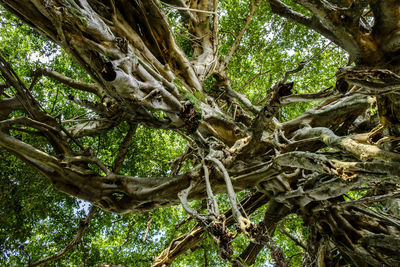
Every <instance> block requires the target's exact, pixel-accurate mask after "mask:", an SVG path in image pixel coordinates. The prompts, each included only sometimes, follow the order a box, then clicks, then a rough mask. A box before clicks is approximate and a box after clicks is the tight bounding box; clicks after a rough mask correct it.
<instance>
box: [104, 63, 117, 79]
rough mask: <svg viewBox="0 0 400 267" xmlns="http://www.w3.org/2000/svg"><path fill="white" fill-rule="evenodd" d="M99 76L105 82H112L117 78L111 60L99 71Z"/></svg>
mask: <svg viewBox="0 0 400 267" xmlns="http://www.w3.org/2000/svg"><path fill="white" fill-rule="evenodd" d="M100 73H101V77H103V79H104V80H106V81H107V82H112V81H114V80H115V78H117V72H116V71H115V70H114V65H113V64H112V62H106V63H104V64H103V67H102V69H101V71H100Z"/></svg>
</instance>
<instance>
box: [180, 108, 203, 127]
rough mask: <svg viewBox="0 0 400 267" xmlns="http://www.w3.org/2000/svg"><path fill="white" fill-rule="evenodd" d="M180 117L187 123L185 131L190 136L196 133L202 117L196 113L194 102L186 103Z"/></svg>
mask: <svg viewBox="0 0 400 267" xmlns="http://www.w3.org/2000/svg"><path fill="white" fill-rule="evenodd" d="M179 117H180V118H181V119H182V120H183V121H184V122H185V129H186V132H187V133H188V134H193V133H195V132H196V130H197V127H199V124H200V119H201V115H200V114H199V113H198V112H197V111H196V109H195V108H194V105H193V103H192V102H190V101H186V102H185V104H184V105H183V109H182V110H181V112H180V113H179Z"/></svg>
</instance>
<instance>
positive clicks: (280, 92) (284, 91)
mask: <svg viewBox="0 0 400 267" xmlns="http://www.w3.org/2000/svg"><path fill="white" fill-rule="evenodd" d="M293 85H294V82H290V83H281V82H280V83H278V84H277V86H276V88H275V92H274V94H273V95H272V98H271V101H270V102H271V103H273V102H278V103H279V102H280V101H279V99H280V98H281V97H284V96H288V95H291V94H292V89H293Z"/></svg>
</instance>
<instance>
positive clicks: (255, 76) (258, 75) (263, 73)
mask: <svg viewBox="0 0 400 267" xmlns="http://www.w3.org/2000/svg"><path fill="white" fill-rule="evenodd" d="M270 72H271V70H267V71H264V72H259V73H257V74H256V75H254V76H253V77H251V79H250V80H248V81H247V82H245V83H244V84H243V85H242V88H246V87H247V86H248V85H249V84H251V83H252V82H253V81H254V80H255V79H257V78H258V77H260V76H263V75H265V74H267V73H270Z"/></svg>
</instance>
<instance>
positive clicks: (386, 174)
mask: <svg viewBox="0 0 400 267" xmlns="http://www.w3.org/2000/svg"><path fill="white" fill-rule="evenodd" d="M0 3H1V4H2V5H3V7H4V8H5V9H7V10H8V11H9V12H11V13H13V14H15V15H16V16H17V17H19V18H20V19H21V20H22V21H24V22H25V23H26V24H28V25H29V26H31V27H32V28H34V29H35V30H36V31H37V32H39V33H41V34H42V35H43V36H45V37H46V38H48V39H49V40H51V41H52V42H54V43H55V44H57V45H59V46H60V47H62V48H63V49H65V51H67V53H68V54H69V55H71V56H72V58H73V59H74V60H75V61H76V62H77V63H78V64H79V66H80V67H81V68H82V69H83V70H82V69H79V71H76V73H73V72H71V70H73V69H74V68H76V67H73V65H74V63H71V66H70V67H69V68H70V69H69V72H70V76H73V77H74V78H75V79H74V78H71V77H68V75H65V74H66V73H64V74H62V73H59V72H57V71H55V70H52V69H49V68H38V69H36V70H35V71H34V73H33V75H32V78H31V79H29V78H27V79H26V78H24V77H20V75H18V74H17V72H16V71H14V70H13V67H12V65H11V64H10V63H9V62H8V61H9V59H8V60H7V57H8V55H7V54H5V55H2V56H1V63H0V71H1V76H2V79H3V82H2V84H0V90H1V93H2V96H1V98H0V101H1V109H0V119H1V122H0V129H1V131H0V146H1V147H2V148H4V149H5V150H6V151H8V153H11V154H12V155H14V156H16V157H17V158H19V159H20V160H22V161H23V162H25V164H27V165H29V166H32V167H33V168H34V169H36V170H37V171H39V172H40V173H41V174H43V175H44V176H46V177H47V178H48V179H49V181H51V183H52V184H53V185H54V187H55V188H56V189H57V190H59V191H61V192H64V193H67V194H69V195H72V196H74V197H77V198H79V199H83V200H85V201H88V202H90V203H93V205H94V206H95V207H98V208H100V209H102V210H104V211H107V212H112V213H118V214H142V213H145V212H149V211H153V210H155V209H157V208H162V207H169V206H174V205H178V204H182V206H183V208H184V210H185V211H186V212H187V213H188V214H189V215H190V218H192V219H193V220H194V221H195V222H196V223H197V224H196V226H195V227H194V228H193V229H192V230H191V231H190V232H189V233H187V234H185V235H182V236H180V237H178V238H176V239H175V240H173V241H172V242H171V244H170V246H169V247H167V248H166V249H165V250H164V251H163V252H162V253H161V254H160V255H159V256H158V257H156V258H155V259H154V261H153V266H164V265H169V264H171V262H172V261H173V260H174V259H176V258H177V257H178V256H180V255H182V254H183V253H184V252H186V251H188V250H189V249H191V248H195V247H196V246H197V245H198V243H199V242H201V241H202V239H203V238H204V234H203V233H204V232H208V233H209V234H210V235H211V236H212V237H213V238H214V240H215V242H216V244H217V247H218V253H219V256H220V257H221V258H222V259H225V260H228V261H230V262H231V263H232V264H233V265H235V266H243V264H244V263H245V264H253V263H254V262H255V260H256V257H257V255H258V253H259V252H260V251H261V249H262V248H263V247H264V246H266V247H267V248H268V249H269V250H270V251H271V257H272V258H273V260H274V261H275V263H276V264H277V265H278V266H286V265H287V261H288V259H287V258H286V259H285V257H284V255H283V253H282V251H281V249H279V247H278V246H276V244H275V243H274V241H273V240H272V238H271V237H272V236H273V234H274V232H275V229H276V227H277V225H278V224H281V225H284V222H285V220H286V219H285V217H287V216H288V215H289V214H297V215H298V216H299V217H300V218H301V219H302V221H303V222H304V224H305V226H306V227H307V228H308V237H307V240H306V244H304V243H302V241H299V240H297V239H296V238H295V237H294V236H293V235H292V234H290V233H288V232H287V230H285V227H282V229H281V233H283V234H286V235H287V236H289V237H290V238H291V239H293V240H294V242H295V243H296V245H298V246H300V247H301V250H302V253H303V254H302V255H303V264H304V265H318V266H326V265H328V266H330V265H334V264H337V263H338V264H339V265H345V264H350V265H355V266H370V265H371V266H379V265H382V264H383V265H389V266H397V265H398V264H399V261H400V256H399V254H398V251H400V236H399V233H400V219H399V216H400V208H399V207H400V202H399V192H398V188H397V185H398V184H399V183H400V182H399V181H400V180H399V179H400V175H399V174H400V172H399V170H400V163H399V159H400V154H399V148H400V146H399V140H400V136H399V133H400V116H399V114H400V113H399V111H400V98H399V95H398V83H399V80H400V77H399V76H398V74H397V73H398V72H399V66H400V64H399V61H398V51H399V49H400V42H399V34H398V32H399V30H400V28H399V26H398V25H399V23H398V22H399V19H400V16H399V10H400V3H399V2H398V1H377V0H362V1H361V0H360V1H353V0H330V1H321V0H298V1H293V2H292V1H279V0H266V1H261V0H258V1H255V0H252V1H250V3H246V4H244V3H236V2H231V1H217V0H214V1H207V0H204V1H181V0H174V1H169V0H162V1H161V2H159V1H155V0H150V1H140V0H137V1H123V0H115V1H114V0H110V1H98V0H75V1H73V0H44V1H37V0H29V1H27V0H13V1H9V0H1V1H0ZM242 8H244V9H245V10H246V12H247V16H246V17H245V18H244V20H243V21H237V16H238V14H240V10H241V9H242ZM273 14H276V15H277V16H276V15H273ZM224 16H227V17H228V18H227V19H226V18H224ZM235 16H236V21H234V19H235ZM279 17H281V18H283V19H284V21H286V20H287V21H289V22H287V23H290V24H280V25H286V26H284V27H283V28H282V29H283V30H282V31H283V32H285V29H284V28H285V27H286V31H288V33H287V34H283V33H282V34H281V35H279V30H278V29H279V27H277V29H275V30H274V29H273V27H270V28H271V33H275V34H277V35H276V36H275V37H272V38H271V35H269V33H268V32H267V31H266V30H265V29H266V25H268V24H269V25H270V26H275V25H279V22H282V20H281V19H280V18H279ZM293 22H294V23H293ZM287 25H290V26H287ZM299 25H301V26H299ZM291 27H293V28H292V29H290V28H291ZM308 30H312V31H313V32H316V33H318V34H319V35H321V36H322V37H320V36H318V35H315V34H313V33H312V32H309V31H308ZM290 31H291V32H290ZM289 33H292V34H293V35H294V36H295V41H296V42H297V43H298V47H297V48H298V49H299V50H300V49H305V48H307V47H308V48H311V52H310V51H306V50H304V54H302V52H303V51H301V50H300V51H293V50H292V51H291V52H293V54H295V56H294V58H295V59H299V60H298V61H297V63H296V64H293V62H292V63H291V64H292V66H291V67H292V68H291V69H285V70H282V69H284V68H283V66H280V67H279V69H276V68H277V67H276V65H275V69H266V68H265V66H267V67H271V66H272V65H271V64H270V65H268V63H265V61H264V60H265V58H268V55H271V53H275V52H276V51H277V50H279V51H280V53H288V51H290V49H289V46H288V47H287V48H285V45H288V43H290V36H289V35H288V34H289ZM231 35H233V36H231ZM301 36H307V37H309V38H310V39H309V40H306V41H305V42H304V43H303V44H302V40H301ZM324 38H326V39H324ZM326 40H329V41H330V42H331V43H328V44H327V42H326ZM303 41H304V40H303ZM312 42H315V44H312ZM277 43H278V44H279V45H278V46H275V44H277ZM50 46H51V45H49V47H50ZM332 46H337V47H339V48H341V49H343V50H344V51H345V52H346V53H347V54H348V56H349V59H348V64H347V65H346V66H343V65H344V64H342V65H341V68H339V69H338V70H337V73H336V76H335V77H336V84H335V86H334V88H333V86H330V87H328V86H327V83H328V84H329V82H326V81H325V82H320V81H318V80H317V79H315V77H314V80H313V82H312V83H311V84H309V85H308V86H307V84H306V79H305V78H304V77H303V78H302V77H299V76H296V75H298V74H299V73H301V71H303V70H304V69H307V70H309V71H310V72H311V71H312V72H311V74H310V75H314V76H315V74H314V73H317V71H318V70H323V69H324V68H328V65H329V64H332V65H333V64H334V63H335V62H336V61H337V60H339V61H340V60H341V59H340V57H341V55H342V54H341V52H339V54H337V55H335V53H334V51H326V50H327V49H328V47H332ZM3 53H4V52H3ZM277 54H278V53H277ZM272 55H274V54H272ZM278 55H279V54H278ZM329 57H331V58H329ZM301 58H302V59H301ZM300 59H301V61H300ZM313 60H316V61H318V62H320V63H319V64H318V65H316V66H313V67H310V62H312V61H313ZM329 62H330V63H329ZM275 63H276V62H275ZM66 69H68V68H65V69H64V70H66ZM76 69H78V68H76ZM329 71H330V72H332V71H333V72H334V71H336V70H335V69H332V68H330V70H325V71H323V75H327V74H329ZM269 72H271V73H270V79H269V81H268V79H266V76H265V75H267V74H268V73H269ZM274 75H275V76H274ZM41 77H48V79H47V80H46V81H56V82H57V83H61V84H63V85H65V86H64V87H59V88H61V89H57V94H56V96H54V94H53V96H52V98H51V100H52V101H51V102H50V101H49V100H50V99H49V98H46V97H44V96H43V95H41V93H40V92H41V89H40V84H38V81H39V80H40V78H41ZM277 77H279V78H277ZM77 79H78V80H77ZM27 80H29V81H30V83H29V84H28V83H27ZM272 81H274V83H273V84H272ZM66 88H68V89H66ZM71 88H73V89H71ZM260 88H267V89H268V90H266V92H261V91H262V90H260ZM62 91H65V92H66V93H62ZM47 101H49V103H46V102H47ZM309 101H314V102H312V103H311V104H304V103H298V102H309ZM315 101H318V102H315ZM313 103H314V104H313ZM312 104H313V105H312ZM55 107H56V109H55ZM55 110H58V114H55ZM65 114H67V116H66V115H65ZM71 118H72V119H71ZM143 127H146V128H151V129H162V131H164V132H166V133H168V134H170V135H171V136H175V134H178V135H179V136H181V137H183V138H184V139H185V140H186V141H185V142H187V145H186V148H185V149H184V151H182V154H181V155H179V156H177V158H176V160H174V161H172V162H171V168H170V170H166V171H164V172H161V171H160V172H158V173H164V175H159V176H155V177H148V176H150V175H151V174H150V175H148V176H146V175H145V174H143V176H141V177H140V178H139V177H137V175H138V174H141V172H140V170H137V169H136V170H135V169H134V168H132V165H131V166H129V164H126V163H127V162H131V159H129V155H130V153H131V151H130V148H131V145H132V142H133V140H135V132H137V131H138V129H144V128H143ZM115 129H118V131H119V133H116V132H115ZM113 131H114V132H113ZM121 132H123V138H121ZM109 133H111V134H109ZM116 135H119V136H116ZM101 136H103V137H110V140H111V141H110V140H108V139H107V140H106V141H105V142H104V147H103V148H101V151H100V146H101V140H100V137H101ZM180 142H181V143H183V141H180ZM172 143H173V142H172ZM95 144H98V146H99V149H97V151H96V149H95V148H94V145H95ZM160 145H161V144H160ZM163 145H165V144H163ZM159 151H162V150H159ZM127 155H128V156H127ZM225 192H226V193H227V199H226V200H228V201H229V204H230V210H226V211H225V212H222V211H220V208H221V207H220V206H221V205H222V202H223V200H222V199H221V197H219V199H217V197H216V195H218V194H221V193H225ZM239 192H240V193H241V194H242V195H241V201H240V202H239V200H238V197H237V194H238V193H239ZM192 200H205V201H204V202H203V205H202V206H198V207H197V208H194V207H193V205H192V206H191V205H189V202H190V201H192ZM260 207H265V217H264V219H263V220H262V221H259V222H258V223H255V222H252V221H251V220H250V219H251V217H250V214H252V213H253V212H255V211H256V210H257V209H258V208H260ZM94 210H95V208H93V209H92V211H93V212H94ZM90 216H92V213H91V214H90ZM105 216H106V215H105ZM89 220H90V217H89V218H88V220H87V221H89ZM151 220H153V219H151ZM151 220H150V219H149V220H147V225H149V224H150V222H151ZM233 224H235V225H236V226H237V229H236V231H237V233H243V234H244V236H246V237H247V238H248V239H249V240H250V243H249V245H248V247H247V248H245V249H244V250H242V251H241V254H240V255H238V256H237V257H236V256H235V257H233V255H234V254H233V253H234V250H233V247H232V240H233V239H235V238H236V235H235V234H234V229H233V228H232V227H231V226H232V225H233ZM83 230H84V228H83ZM83 230H82V228H81V227H79V231H81V232H82V231H83ZM81 232H79V233H81ZM82 234H83V232H82ZM297 237H298V238H299V237H300V235H299V234H298V235H297ZM79 239H80V236H79V235H77V240H79ZM75 243H78V241H77V242H75ZM75 243H74V242H72V243H71V244H72V245H74V244H75ZM204 250H206V249H204Z"/></svg>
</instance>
